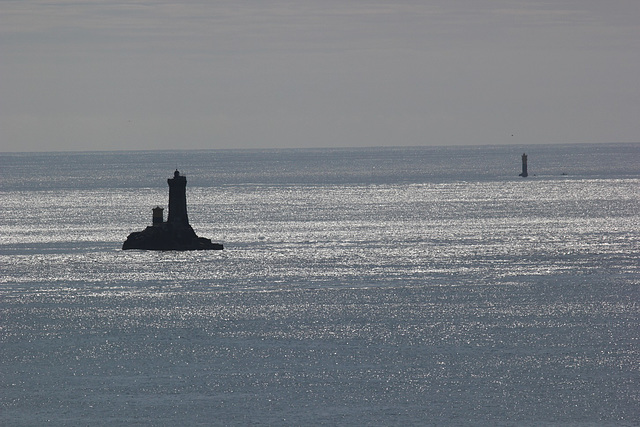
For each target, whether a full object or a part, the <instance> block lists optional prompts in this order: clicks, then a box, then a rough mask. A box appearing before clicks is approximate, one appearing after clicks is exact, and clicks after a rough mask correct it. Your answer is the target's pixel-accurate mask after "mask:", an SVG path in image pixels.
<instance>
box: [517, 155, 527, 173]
mask: <svg viewBox="0 0 640 427" xmlns="http://www.w3.org/2000/svg"><path fill="white" fill-rule="evenodd" d="M518 176H521V177H523V178H526V177H528V176H529V174H528V173H527V155H526V154H525V153H522V173H521V174H520V175H518Z"/></svg>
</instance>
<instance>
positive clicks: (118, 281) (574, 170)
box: [0, 144, 640, 426]
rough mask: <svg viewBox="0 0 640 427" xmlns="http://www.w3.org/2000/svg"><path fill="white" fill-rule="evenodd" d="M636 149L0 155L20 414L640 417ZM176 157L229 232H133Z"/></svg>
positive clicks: (203, 219)
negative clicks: (170, 242) (162, 237)
mask: <svg viewBox="0 0 640 427" xmlns="http://www.w3.org/2000/svg"><path fill="white" fill-rule="evenodd" d="M523 151H526V152H527V154H528V155H529V174H530V176H529V177H528V178H526V179H524V178H520V177H518V173H519V172H520V155H521V154H522V152H523ZM639 165H640V144H602V145H540V146H531V147H522V146H481V147H449V148H445V147H427V148H417V147H414V148H411V147H407V148H367V149H364V148H363V149H318V150H311V149H309V150H211V151H187V152H182V151H150V152H100V153H31V154H26V153H8V154H7V153H5V154H1V155H0V168H1V170H2V175H1V177H0V205H1V209H0V424H2V425H7V426H9V425H11V426H14V425H128V426H129V425H341V426H364V425H398V426H399V425H402V426H405V425H417V426H418V425H419V426H424V425H438V426H440V425H444V426H449V425H450V426H460V425H469V426H472V425H473V426H476V425H491V426H493V425H503V426H510V425H518V426H519V425H536V426H538V425H551V426H555V425H562V426H565V425H579V426H582V425H594V426H596V425H597V426H601V425H616V426H617V425H629V426H631V425H639V424H640V292H639V287H640V167H639ZM176 168H178V169H179V170H180V171H181V172H182V173H183V174H185V175H186V176H187V180H188V184H187V203H188V209H189V219H190V222H191V225H192V226H193V228H194V230H195V231H196V233H197V234H198V235H200V236H204V237H208V238H211V239H212V240H213V241H214V242H221V243H223V244H224V245H225V249H224V251H203V252H145V251H122V250H121V249H120V248H121V245H122V242H123V241H124V240H125V239H126V237H127V235H128V234H129V233H130V232H132V231H140V230H142V229H144V228H145V227H146V226H147V225H149V224H150V223H151V209H152V208H153V207H155V206H157V205H160V206H164V207H166V204H167V200H168V186H167V183H166V179H167V178H169V177H170V176H172V174H173V171H174V170H175V169H176ZM165 216H166V211H165Z"/></svg>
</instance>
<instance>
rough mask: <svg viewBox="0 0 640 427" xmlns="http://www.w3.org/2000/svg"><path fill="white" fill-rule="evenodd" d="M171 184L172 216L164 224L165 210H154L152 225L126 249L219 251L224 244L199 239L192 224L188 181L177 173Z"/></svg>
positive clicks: (125, 245)
mask: <svg viewBox="0 0 640 427" xmlns="http://www.w3.org/2000/svg"><path fill="white" fill-rule="evenodd" d="M167 183H168V184H169V215H168V217H167V222H164V218H163V216H164V215H163V211H164V209H162V208H161V207H159V206H158V207H156V208H154V209H153V221H152V225H150V226H149V227H147V228H145V229H144V230H143V231H136V232H133V233H131V234H129V237H127V240H126V241H125V242H124V243H123V244H122V249H125V250H126V249H146V250H152V251H193V250H207V249H209V250H211V249H213V250H219V249H223V246H222V244H220V243H212V242H211V239H207V238H204V237H198V236H197V235H196V233H195V231H193V228H191V225H189V218H188V216H187V195H186V187H187V178H186V177H185V176H183V175H180V172H178V171H177V170H176V171H175V172H174V174H173V178H169V179H168V180H167Z"/></svg>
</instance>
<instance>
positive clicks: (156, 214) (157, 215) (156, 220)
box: [153, 206, 164, 225]
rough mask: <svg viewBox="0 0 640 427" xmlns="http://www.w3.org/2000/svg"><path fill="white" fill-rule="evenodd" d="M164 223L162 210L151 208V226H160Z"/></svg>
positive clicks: (157, 207) (158, 207)
mask: <svg viewBox="0 0 640 427" xmlns="http://www.w3.org/2000/svg"><path fill="white" fill-rule="evenodd" d="M163 222H164V209H162V208H161V207H160V206H156V207H155V208H153V225H160V224H162V223H163Z"/></svg>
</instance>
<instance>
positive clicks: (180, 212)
mask: <svg viewBox="0 0 640 427" xmlns="http://www.w3.org/2000/svg"><path fill="white" fill-rule="evenodd" d="M167 183H169V217H168V218H167V222H168V223H170V224H174V225H185V226H186V225H189V218H188V217H187V177H186V176H183V175H180V172H179V171H178V170H177V169H176V171H175V172H174V173H173V178H169V179H167Z"/></svg>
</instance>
